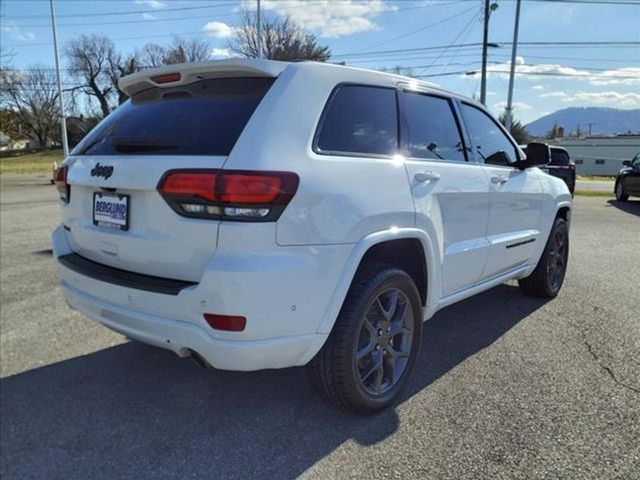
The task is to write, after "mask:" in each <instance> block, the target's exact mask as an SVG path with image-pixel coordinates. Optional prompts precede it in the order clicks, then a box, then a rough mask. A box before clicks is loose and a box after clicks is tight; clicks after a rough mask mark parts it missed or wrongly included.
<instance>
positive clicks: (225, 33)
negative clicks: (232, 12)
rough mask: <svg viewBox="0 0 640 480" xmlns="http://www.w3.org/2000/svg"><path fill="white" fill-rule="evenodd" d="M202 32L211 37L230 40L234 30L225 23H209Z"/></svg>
mask: <svg viewBox="0 0 640 480" xmlns="http://www.w3.org/2000/svg"><path fill="white" fill-rule="evenodd" d="M202 30H204V31H205V32H207V35H209V36H210V37H216V38H229V37H231V36H232V35H233V28H232V27H230V26H229V25H227V24H226V23H224V22H215V21H214V22H207V24H206V25H205V26H204V27H202Z"/></svg>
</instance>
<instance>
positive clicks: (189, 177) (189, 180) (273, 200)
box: [158, 170, 299, 222]
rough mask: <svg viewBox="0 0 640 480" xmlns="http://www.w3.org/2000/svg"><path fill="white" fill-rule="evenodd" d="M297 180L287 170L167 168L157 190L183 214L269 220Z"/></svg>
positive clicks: (282, 206)
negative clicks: (167, 170)
mask: <svg viewBox="0 0 640 480" xmlns="http://www.w3.org/2000/svg"><path fill="white" fill-rule="evenodd" d="M298 183H299V179H298V175H296V174H295V173H291V172H250V171H238V170H233V171H232V170H171V171H169V172H167V173H166V174H165V175H164V177H163V178H162V180H160V183H159V184H158V191H159V192H160V194H161V195H162V196H163V197H164V199H165V200H166V201H167V203H168V204H169V205H170V206H171V208H173V210H174V211H175V212H177V213H179V214H180V215H183V216H187V217H195V218H208V219H226V220H239V221H253V222H255V221H259V222H270V221H275V220H277V219H278V217H279V216H280V214H281V213H282V212H283V211H284V209H285V207H286V206H287V204H288V203H289V202H290V201H291V198H292V197H293V195H294V194H295V193H296V190H297V189H298Z"/></svg>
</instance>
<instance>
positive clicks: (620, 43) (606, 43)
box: [332, 40, 640, 58]
mask: <svg viewBox="0 0 640 480" xmlns="http://www.w3.org/2000/svg"><path fill="white" fill-rule="evenodd" d="M494 43H497V44H498V45H499V46H506V45H511V42H494ZM480 45H482V44H481V43H477V42H476V43H466V44H464V43H461V44H458V45H450V46H452V47H477V46H480ZM518 45H526V46H556V47H557V46H588V47H594V46H629V47H631V46H636V45H640V42H639V41H635V40H634V41H583V42H565V41H559V42H518ZM448 47H449V45H442V46H437V47H417V48H399V49H395V50H382V51H377V52H363V53H356V52H349V53H338V54H335V55H332V57H334V58H337V57H351V56H358V57H361V56H371V55H393V54H396V53H404V52H406V53H408V52H421V51H428V50H439V49H442V48H448Z"/></svg>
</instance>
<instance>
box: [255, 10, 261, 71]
mask: <svg viewBox="0 0 640 480" xmlns="http://www.w3.org/2000/svg"><path fill="white" fill-rule="evenodd" d="M256 17H257V18H256V21H257V25H256V36H257V37H258V58H262V24H261V22H260V0H258V11H257V14H256Z"/></svg>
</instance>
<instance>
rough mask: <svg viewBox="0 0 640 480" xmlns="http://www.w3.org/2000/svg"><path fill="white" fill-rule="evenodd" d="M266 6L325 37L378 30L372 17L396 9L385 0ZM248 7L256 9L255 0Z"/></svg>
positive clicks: (297, 0)
mask: <svg viewBox="0 0 640 480" xmlns="http://www.w3.org/2000/svg"><path fill="white" fill-rule="evenodd" d="M262 5H263V8H264V9H265V10H272V11H274V12H276V13H277V14H278V15H282V16H285V15H288V16H289V17H290V18H291V20H293V21H294V22H296V23H297V24H298V25H300V26H301V27H302V28H304V29H306V30H311V31H313V32H316V33H318V34H319V35H320V36H322V37H333V38H337V37H343V36H346V35H351V34H353V33H358V32H366V31H370V30H379V29H380V26H379V25H378V24H376V23H375V22H374V21H373V20H372V17H374V16H376V15H378V14H380V13H382V12H387V11H393V10H397V7H396V6H395V5H390V4H389V3H388V2H386V1H384V0H358V1H355V0H342V1H339V2H338V1H335V0H315V1H313V2H307V1H305V0H288V1H286V2H280V1H278V0H263V2H262ZM243 6H244V7H245V8H249V9H253V8H255V1H253V0H244V3H243Z"/></svg>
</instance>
